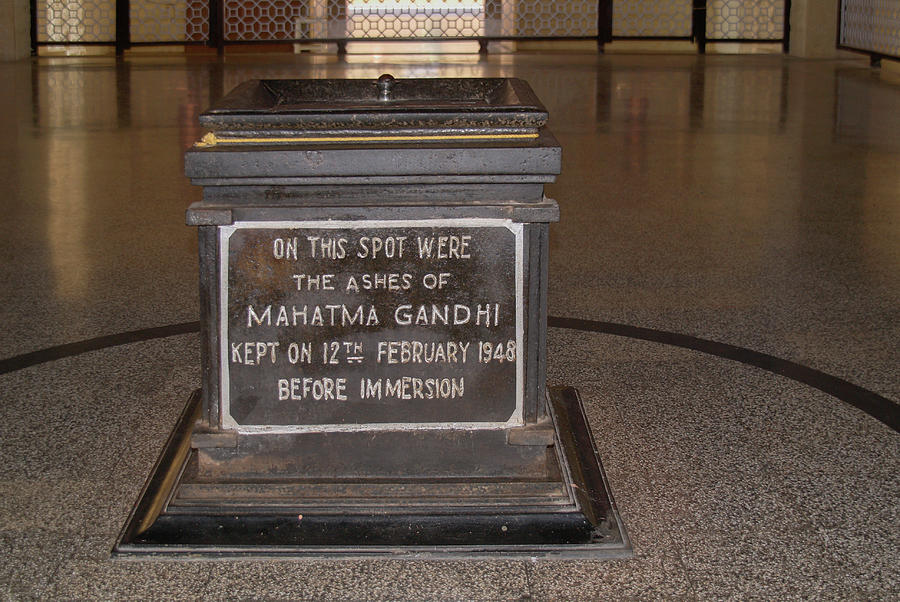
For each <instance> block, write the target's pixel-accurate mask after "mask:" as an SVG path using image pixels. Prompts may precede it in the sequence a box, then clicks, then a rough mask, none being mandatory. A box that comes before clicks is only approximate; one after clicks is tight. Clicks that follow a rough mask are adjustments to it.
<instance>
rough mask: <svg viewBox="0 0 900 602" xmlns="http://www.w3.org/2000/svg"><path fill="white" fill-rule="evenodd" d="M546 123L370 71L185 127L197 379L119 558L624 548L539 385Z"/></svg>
mask: <svg viewBox="0 0 900 602" xmlns="http://www.w3.org/2000/svg"><path fill="white" fill-rule="evenodd" d="M546 121H547V112H546V110H545V109H544V107H543V106H542V105H541V103H540V101H539V100H538V99H537V98H536V96H535V95H534V93H533V92H532V91H531V89H530V87H529V86H528V85H527V84H526V83H525V82H523V81H521V80H516V79H411V80H400V79H397V80H395V79H394V78H392V77H390V76H382V77H381V78H379V79H378V80H377V81H372V80H255V81H249V82H246V83H244V84H242V85H241V86H239V87H238V88H236V89H235V90H234V91H232V92H231V93H230V94H229V95H228V96H226V97H225V98H224V99H222V100H221V101H220V102H219V103H217V104H216V105H215V106H214V107H213V108H212V109H210V110H209V111H207V112H206V113H204V114H203V115H202V116H201V123H202V124H203V125H204V126H205V127H206V128H208V129H209V130H210V134H208V135H207V136H205V137H204V138H203V139H202V140H201V141H200V142H198V143H197V144H196V145H195V146H194V147H193V148H191V149H190V150H189V151H188V152H187V155H186V159H185V164H186V172H187V175H188V177H190V178H191V180H192V182H193V183H194V184H197V185H199V186H202V187H203V197H202V201H200V202H199V203H196V204H194V205H192V206H191V207H190V209H189V210H188V213H187V220H188V223H189V224H190V225H193V226H197V227H198V232H199V247H200V290H201V302H202V314H201V337H202V358H201V361H202V370H203V375H202V388H201V389H200V391H198V392H197V393H195V394H194V395H193V396H192V397H191V399H190V401H189V402H188V404H187V406H186V407H185V410H184V413H183V415H182V417H181V419H180V420H179V423H178V425H177V426H176V428H175V430H174V432H173V433H172V436H171V437H170V440H169V442H168V444H167V446H166V448H165V450H164V451H163V454H162V456H161V458H160V460H159V462H158V465H157V468H156V469H155V471H154V473H153V475H151V477H150V480H149V481H148V483H147V485H146V487H145V490H144V492H143V494H142V496H141V500H140V501H139V502H138V505H137V506H136V508H135V510H134V512H133V515H132V517H131V519H130V520H129V523H128V524H127V525H126V527H125V529H124V530H123V533H122V536H121V538H120V541H119V543H118V544H117V547H116V551H117V553H121V554H126V553H150V554H157V553H158V554H161V553H167V552H175V553H190V554H196V553H209V554H241V553H251V554H259V553H275V554H314V555H346V554H349V555H355V556H359V555H370V554H390V555H392V556H396V555H398V554H399V555H415V556H421V555H430V556H442V555H465V556H480V555H490V554H522V555H528V556H535V555H563V556H565V555H570V556H621V555H623V554H627V553H628V550H629V547H628V542H627V538H626V537H625V535H624V531H623V529H622V527H621V524H620V522H619V519H618V517H617V515H616V513H615V509H614V506H613V504H612V502H611V498H610V496H609V492H608V489H607V487H606V483H605V477H604V476H603V472H602V469H601V466H600V463H599V459H598V458H597V455H596V452H595V450H594V446H593V439H592V437H591V434H590V432H589V430H588V427H587V423H586V420H585V418H584V414H583V411H582V407H581V402H580V399H579V398H578V395H577V393H576V392H575V390H574V389H571V388H560V389H554V390H551V391H549V392H548V390H547V388H546V386H545V366H546V360H547V358H546V313H547V311H546V288H547V249H548V227H549V224H550V223H551V222H553V221H556V220H557V219H558V207H557V204H556V203H555V202H554V201H552V200H550V199H548V198H546V197H545V196H544V194H543V187H544V184H545V183H547V182H552V181H553V180H554V178H555V177H556V175H557V174H558V173H559V171H560V147H559V144H558V143H557V141H556V140H555V139H554V137H553V136H552V134H551V133H550V132H549V131H548V130H547V128H546V126H545V124H546Z"/></svg>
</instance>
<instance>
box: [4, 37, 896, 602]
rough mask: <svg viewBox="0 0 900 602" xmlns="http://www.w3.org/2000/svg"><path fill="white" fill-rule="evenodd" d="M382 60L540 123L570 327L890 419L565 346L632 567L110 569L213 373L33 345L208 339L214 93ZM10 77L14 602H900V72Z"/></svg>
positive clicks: (558, 332) (267, 61) (190, 356)
mask: <svg viewBox="0 0 900 602" xmlns="http://www.w3.org/2000/svg"><path fill="white" fill-rule="evenodd" d="M385 71H389V72H391V73H393V74H394V75H395V76H400V77H411V76H416V77H432V76H448V77H454V76H516V77H522V78H525V79H527V80H528V81H529V82H530V83H531V85H532V87H533V88H534V89H535V91H536V92H537V93H538V95H539V96H540V98H541V99H542V100H543V102H544V103H545V104H546V105H547V107H548V109H549V110H550V113H551V122H550V127H551V129H552V130H553V132H554V133H555V134H556V136H557V137H558V138H559V140H560V142H561V143H562V146H563V149H564V162H563V173H562V175H561V176H560V178H559V179H558V181H557V183H555V184H553V185H551V186H549V187H548V192H549V194H550V195H552V196H553V197H554V198H556V199H557V200H558V201H559V204H560V208H561V211H562V221H561V222H560V223H559V224H557V225H554V226H553V228H552V231H551V259H550V298H549V304H550V313H551V315H552V316H553V317H554V318H558V319H568V318H577V319H581V320H583V321H589V322H591V323H594V324H614V325H625V326H627V327H640V328H645V329H652V331H653V332H657V333H676V334H677V335H690V336H693V337H697V338H699V339H703V340H706V341H717V342H721V343H727V344H729V345H731V346H734V347H737V348H743V349H747V350H750V351H755V352H759V353H761V354H768V355H770V356H774V357H775V358H781V359H783V360H787V361H790V362H794V363H795V364H799V365H802V366H805V367H808V368H811V369H813V370H815V371H818V372H817V373H818V374H823V375H826V376H828V375H830V376H832V377H836V378H837V379H841V380H843V381H848V382H850V383H853V384H854V385H857V386H858V387H861V388H862V389H863V390H865V391H868V392H870V393H871V394H872V395H873V396H875V397H877V398H879V399H882V400H884V401H887V402H889V403H891V404H892V405H891V406H890V407H889V408H888V409H887V412H888V415H893V416H894V417H895V418H894V428H891V426H889V425H888V424H886V423H885V422H883V421H879V420H876V419H875V418H873V417H872V416H870V415H868V414H866V413H864V412H862V411H860V410H859V409H857V408H856V407H854V406H853V405H852V404H851V403H848V402H847V400H846V399H841V398H840V395H836V394H834V393H835V391H830V390H829V387H828V386H824V387H822V388H819V389H817V388H815V387H812V386H809V385H808V384H804V383H803V382H798V381H797V380H795V379H793V378H789V377H786V376H781V375H779V373H778V365H777V363H776V364H774V365H772V366H770V367H769V369H762V368H759V367H754V366H752V365H749V364H747V363H742V362H741V361H732V360H729V359H724V358H722V357H719V356H717V355H715V354H714V353H711V352H710V353H705V352H703V351H702V350H701V351H697V350H689V349H685V348H683V347H678V346H675V345H671V344H666V343H665V342H664V341H662V342H660V341H653V340H641V339H639V338H633V337H629V336H617V335H611V334H608V333H605V332H602V329H600V330H601V331H600V332H586V331H584V330H575V329H572V328H551V329H550V334H549V352H550V354H549V355H550V365H549V368H548V371H549V375H548V376H549V380H550V382H551V384H566V385H573V386H576V387H578V388H579V389H580V391H581V393H582V397H583V398H584V400H585V402H586V405H587V411H588V416H589V419H590V421H591V425H592V428H593V429H594V432H595V435H596V438H597V446H598V449H599V451H600V454H601V457H602V459H603V462H604V465H605V467H606V470H607V472H608V476H609V480H610V484H611V487H612V490H613V494H614V495H615V497H616V501H617V503H618V506H619V510H620V512H621V514H622V518H623V520H624V522H625V525H626V528H627V529H628V532H629V535H630V537H631V539H632V543H633V546H634V558H632V559H630V560H622V561H605V562H597V561H550V560H535V561H510V560H505V561H504V560H497V561H478V562H476V561H440V562H434V561H432V562H427V561H390V560H373V561H333V560H329V561H324V560H323V561H317V560H302V561H298V560H277V561H273V560H249V559H248V560H229V561H216V562H212V561H165V560H162V561H159V560H157V561H145V560H140V561H121V560H111V559H110V557H109V552H110V549H111V547H112V545H113V543H114V541H115V538H116V536H117V534H118V531H119V529H120V528H121V526H122V524H123V523H124V521H125V519H126V518H127V516H128V512H129V510H130V508H131V506H132V504H133V503H134V501H135V499H136V497H137V495H138V493H139V491H140V488H141V486H142V484H143V481H144V479H145V478H146V476H147V475H148V473H149V471H150V469H151V467H152V466H153V463H154V461H155V459H156V456H157V454H158V453H159V451H160V449H161V447H162V445H163V443H164V441H165V438H166V436H167V435H168V432H169V430H170V429H171V427H172V425H173V424H174V422H175V419H176V417H177V414H178V412H179V410H180V409H181V407H182V406H183V404H184V403H185V401H186V400H187V396H188V394H189V393H190V391H191V390H192V389H194V388H196V387H197V386H198V385H199V374H198V369H199V368H198V364H199V348H198V340H197V335H196V334H195V333H188V334H181V335H175V336H168V337H158V338H152V339H149V340H143V341H138V342H134V343H131V344H124V345H113V346H105V345H99V347H100V348H98V349H94V350H89V351H86V352H84V353H75V351H78V350H79V348H78V347H77V346H74V347H66V348H63V349H64V350H65V349H68V350H69V351H68V352H65V353H61V354H59V355H61V356H63V357H60V358H59V359H54V360H52V361H43V362H42V361H39V360H40V359H49V357H48V356H41V355H40V354H37V355H28V354H32V353H33V352H39V351H41V350H47V349H52V348H57V347H58V346H63V345H67V344H71V343H78V342H81V341H86V340H91V339H96V338H97V337H104V336H107V335H116V334H118V333H123V332H129V331H135V330H141V329H147V328H152V327H158V326H166V325H171V324H182V323H185V322H191V321H194V320H196V319H197V316H198V298H197V290H196V289H197V287H196V280H197V264H196V258H195V244H196V241H195V232H194V231H193V230H192V229H191V228H189V227H187V226H185V225H184V210H185V208H186V207H187V205H188V204H189V203H190V202H192V201H194V200H196V199H197V198H198V196H199V191H198V190H196V189H194V188H193V187H191V186H190V184H189V183H188V182H187V181H186V180H185V178H184V177H183V175H182V153H183V151H184V150H185V148H187V147H188V146H189V145H190V144H191V143H192V142H193V141H194V140H196V139H197V138H199V136H200V135H201V134H202V131H201V130H200V129H199V128H198V125H197V119H196V118H197V115H198V113H199V112H200V111H202V110H203V109H204V108H205V107H206V106H207V105H208V104H209V102H210V99H211V98H215V97H217V96H219V95H221V94H222V93H223V92H225V91H227V90H229V89H230V88H232V87H233V86H234V85H236V84H237V83H239V82H241V81H243V80H245V79H248V78H253V77H261V76H265V77H276V76H277V77H301V78H303V77H377V76H378V75H379V74H381V73H383V72H385ZM0 85H2V91H0V132H2V134H3V137H4V144H3V148H4V152H3V157H4V160H3V161H2V162H0V207H2V215H3V219H2V220H0V256H2V261H0V300H2V303H0V316H2V324H3V330H2V336H0V360H4V359H5V360H8V361H6V362H4V363H2V364H0V366H3V367H4V370H3V371H2V372H3V373H0V425H2V427H0V432H2V436H0V453H2V460H3V461H2V466H0V554H2V562H0V593H2V595H3V596H4V597H5V598H11V599H19V598H66V599H71V598H81V599H108V598H125V599H135V598H139V599H170V598H204V599H205V598H225V599H234V598H253V597H261V598H277V599H286V598H287V599H345V598H347V599H383V598H390V599H466V600H468V599H491V600H493V599H528V598H535V599H557V598H564V599H593V598H602V599H622V598H639V599H644V598H678V599H681V598H686V599H693V598H699V599H722V598H763V599H785V598H822V599H875V600H882V599H883V600H892V599H893V600H896V599H898V597H900V569H898V567H900V526H898V525H900V434H898V433H897V431H896V430H894V429H895V428H896V415H897V413H896V412H897V407H896V401H897V400H900V369H898V365H900V362H898V359H900V353H898V352H900V79H896V78H894V79H892V78H891V77H890V76H888V75H883V74H880V73H879V72H878V71H877V70H873V69H871V68H870V67H869V64H868V61H867V59H865V58H856V57H848V58H845V59H841V60H800V59H790V58H784V57H781V56H706V57H696V56H689V55H679V56H664V55H644V56H639V55H608V56H597V55H594V54H578V53H534V54H527V53H522V54H516V55H510V54H505V55H499V54H498V55H490V56H488V57H487V58H483V59H481V60H479V58H478V57H477V56H472V55H442V56H401V55H385V56H353V55H351V56H349V57H348V60H347V61H346V62H340V61H338V60H337V59H336V58H335V57H333V56H332V57H329V56H315V55H298V56H292V55H271V54H270V55H234V56H229V57H228V58H227V59H226V60H225V61H224V62H221V61H217V60H215V59H214V58H210V57H197V58H191V59H190V60H185V59H183V58H177V57H170V58H161V57H150V56H147V57H133V58H131V59H129V60H126V61H124V62H120V63H118V64H116V63H115V62H114V61H112V60H111V59H41V60H38V61H34V62H31V61H23V62H17V63H4V64H0ZM557 323H558V324H562V325H565V323H564V322H557ZM626 330H627V329H626ZM673 336H674V335H673ZM664 338H665V337H661V339H664ZM672 340H677V339H672ZM109 341H110V342H113V340H112V339H109ZM80 350H82V351H83V350H84V349H80ZM17 358H18V359H17ZM23 358H25V359H24V360H23ZM29 358H30V359H29ZM826 385H827V383H826ZM823 389H824V390H823ZM891 400H893V401H891Z"/></svg>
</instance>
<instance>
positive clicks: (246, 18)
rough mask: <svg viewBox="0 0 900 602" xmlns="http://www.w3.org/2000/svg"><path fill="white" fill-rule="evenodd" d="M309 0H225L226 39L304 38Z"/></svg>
mask: <svg viewBox="0 0 900 602" xmlns="http://www.w3.org/2000/svg"><path fill="white" fill-rule="evenodd" d="M309 4H310V2H309V0H301V1H300V2H296V1H292V0H225V39H226V40H228V41H248V40H293V39H303V38H306V37H308V36H306V35H303V31H302V24H303V21H302V17H303V16H304V15H306V14H308V12H309Z"/></svg>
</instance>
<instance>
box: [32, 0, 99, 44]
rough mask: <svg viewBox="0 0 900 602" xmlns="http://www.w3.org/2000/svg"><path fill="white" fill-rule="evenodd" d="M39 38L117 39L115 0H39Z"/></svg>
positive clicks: (37, 15)
mask: <svg viewBox="0 0 900 602" xmlns="http://www.w3.org/2000/svg"><path fill="white" fill-rule="evenodd" d="M35 13H36V14H35V17H36V18H37V41H38V42H59V43H67V42H115V41H116V2H115V0H38V2H37V4H36V5H35Z"/></svg>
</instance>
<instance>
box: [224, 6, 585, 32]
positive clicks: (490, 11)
mask: <svg viewBox="0 0 900 602" xmlns="http://www.w3.org/2000/svg"><path fill="white" fill-rule="evenodd" d="M224 8H225V39H226V40H227V41H262V40H316V39H319V40H321V39H375V40H379V39H380V40H383V39H401V38H402V39H435V38H438V39H454V38H478V37H485V36H487V37H504V38H518V37H523V38H525V37H593V36H596V35H597V3H596V2H595V1H592V0H566V1H559V2H545V1H543V0H519V1H514V0H347V1H346V2H343V1H340V0H225V5H224Z"/></svg>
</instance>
